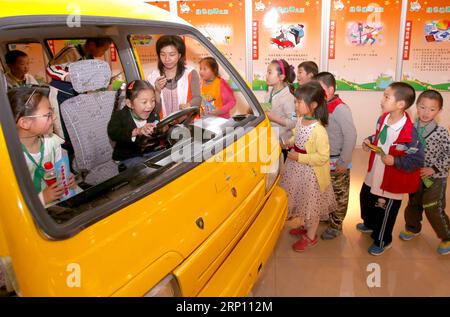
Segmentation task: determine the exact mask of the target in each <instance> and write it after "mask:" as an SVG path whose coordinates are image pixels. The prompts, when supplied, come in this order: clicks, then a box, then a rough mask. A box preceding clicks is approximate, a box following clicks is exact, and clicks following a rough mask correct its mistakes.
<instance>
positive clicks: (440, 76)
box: [402, 0, 450, 91]
mask: <svg viewBox="0 0 450 317" xmlns="http://www.w3.org/2000/svg"><path fill="white" fill-rule="evenodd" d="M407 10H408V11H407V15H406V22H405V40H404V44H403V72H402V80H403V81H405V82H408V83H409V84H411V85H412V86H413V87H414V88H415V89H417V90H425V89H430V88H432V89H437V90H442V91H449V90H450V2H449V0H426V1H424V0H414V1H411V0H408V9H407Z"/></svg>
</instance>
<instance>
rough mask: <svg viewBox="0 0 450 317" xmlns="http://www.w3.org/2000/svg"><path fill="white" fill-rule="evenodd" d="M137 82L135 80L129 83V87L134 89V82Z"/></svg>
mask: <svg viewBox="0 0 450 317" xmlns="http://www.w3.org/2000/svg"><path fill="white" fill-rule="evenodd" d="M135 82H136V81H135V80H133V81H132V82H131V83H130V84H129V85H128V88H127V89H129V90H132V89H133V87H134V83H135Z"/></svg>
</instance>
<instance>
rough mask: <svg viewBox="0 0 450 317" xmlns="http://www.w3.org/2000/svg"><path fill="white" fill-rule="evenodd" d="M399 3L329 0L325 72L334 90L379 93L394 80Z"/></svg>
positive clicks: (389, 0) (400, 4)
mask: <svg viewBox="0 0 450 317" xmlns="http://www.w3.org/2000/svg"><path fill="white" fill-rule="evenodd" d="M401 10H402V3H401V0H383V1H380V0H333V1H331V13H330V29H329V43H328V69H329V71H330V72H331V73H333V74H334V75H335V76H336V84H337V89H338V90H383V89H385V88H386V87H387V86H388V85H389V84H390V83H391V82H393V81H394V80H395V75H396V74H395V72H396V63H397V52H398V41H399V32H400V16H401Z"/></svg>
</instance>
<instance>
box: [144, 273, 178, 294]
mask: <svg viewBox="0 0 450 317" xmlns="http://www.w3.org/2000/svg"><path fill="white" fill-rule="evenodd" d="M178 296H181V291H180V286H179V285H178V281H177V279H176V278H175V276H173V275H172V274H169V275H167V276H166V277H165V278H163V279H162V280H161V281H160V282H159V283H158V284H156V285H155V286H154V287H153V288H152V289H151V290H150V291H149V292H148V293H147V294H145V295H144V297H178Z"/></svg>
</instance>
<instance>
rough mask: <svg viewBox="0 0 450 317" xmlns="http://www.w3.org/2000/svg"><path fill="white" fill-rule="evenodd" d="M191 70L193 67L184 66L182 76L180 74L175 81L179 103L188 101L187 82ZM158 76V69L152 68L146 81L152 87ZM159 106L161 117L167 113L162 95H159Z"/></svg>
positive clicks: (159, 75)
mask: <svg viewBox="0 0 450 317" xmlns="http://www.w3.org/2000/svg"><path fill="white" fill-rule="evenodd" d="M193 70H194V68H192V67H190V66H186V69H185V70H184V73H183V76H181V78H180V79H178V81H177V96H178V102H179V103H180V104H184V103H186V102H187V101H188V100H187V96H188V91H189V84H190V83H189V74H190V73H191V72H192V71H193ZM158 77H161V74H160V73H159V70H154V71H153V72H151V74H150V75H149V76H147V81H148V82H149V83H150V84H152V85H153V87H154V86H155V82H156V79H157V78H158ZM161 106H162V107H161V108H162V113H163V117H165V116H166V115H167V112H166V105H165V102H164V98H163V97H162V96H161Z"/></svg>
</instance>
